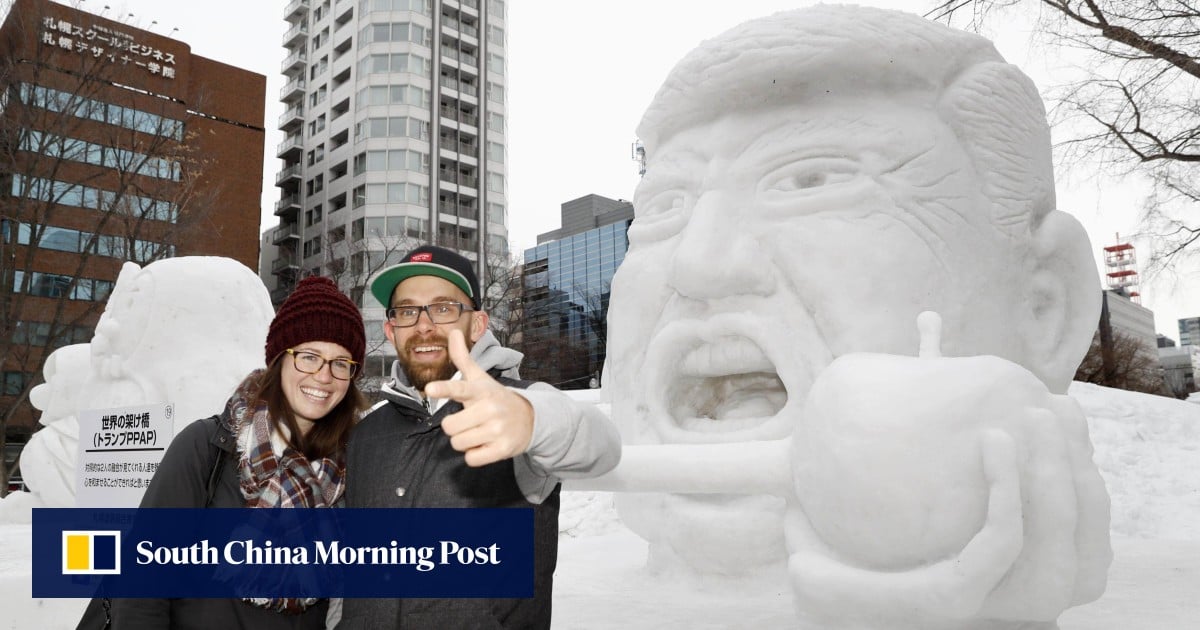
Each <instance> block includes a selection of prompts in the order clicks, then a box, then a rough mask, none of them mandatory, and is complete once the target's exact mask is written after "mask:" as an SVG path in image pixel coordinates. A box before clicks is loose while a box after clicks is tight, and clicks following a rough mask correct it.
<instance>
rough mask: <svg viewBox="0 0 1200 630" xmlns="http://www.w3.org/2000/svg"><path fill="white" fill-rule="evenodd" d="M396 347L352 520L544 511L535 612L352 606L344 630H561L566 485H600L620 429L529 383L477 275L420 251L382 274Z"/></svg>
mask: <svg viewBox="0 0 1200 630" xmlns="http://www.w3.org/2000/svg"><path fill="white" fill-rule="evenodd" d="M370 287H371V294H372V295H373V296H375V298H376V299H377V300H379V302H380V303H381V304H383V305H384V307H385V308H386V309H387V321H385V322H384V334H385V335H386V336H387V338H388V340H389V341H391V342H392V345H394V346H395V347H396V354H397V360H396V362H395V364H394V365H393V366H392V378H391V381H390V382H388V383H387V384H385V385H384V387H383V397H384V402H382V403H380V404H379V405H377V406H376V407H375V408H374V409H373V410H372V412H371V413H370V414H368V415H367V417H366V418H364V419H363V420H362V422H361V423H360V424H359V425H358V427H356V429H355V431H354V434H353V437H352V438H351V440H350V446H349V451H348V455H347V486H346V502H347V505H348V506H349V507H388V508H398V507H438V508H443V507H532V508H534V514H535V515H534V520H535V540H534V554H535V558H534V571H535V576H534V597H533V598H532V599H496V600H486V599H392V600H378V599H377V600H365V599H347V600H345V609H344V614H343V619H342V622H341V624H340V625H339V626H338V627H339V628H341V629H343V630H345V629H351V630H353V629H356V628H404V629H405V630H408V629H409V628H501V627H503V628H548V627H550V603H551V587H552V580H553V574H554V566H555V562H556V557H557V553H558V505H559V496H558V495H559V480H560V479H566V478H573V477H588V476H594V475H599V474H602V473H604V472H607V471H608V470H610V469H612V468H613V467H614V466H615V465H616V464H617V460H618V459H619V458H620V452H621V446H620V437H619V435H618V434H617V431H616V428H615V427H614V426H613V425H612V424H611V423H610V422H609V421H608V419H607V418H606V417H605V416H604V415H603V414H602V413H600V412H599V411H598V410H597V409H596V408H595V407H594V406H592V405H587V404H581V403H576V402H574V401H572V400H571V399H570V398H568V397H567V396H565V395H564V394H562V393H561V392H559V391H558V390H556V389H554V388H553V387H551V386H549V385H546V384H544V383H532V384H531V383H528V382H524V381H518V380H516V379H517V368H518V366H519V365H520V363H521V354H520V353H519V352H516V351H514V350H511V349H509V348H505V347H502V346H501V345H500V344H499V342H498V341H497V340H496V338H495V337H494V336H493V335H492V333H491V332H490V331H489V330H488V314H487V313H486V312H485V311H484V310H483V309H482V295H481V294H480V289H479V281H478V280H477V279H476V276H475V271H474V269H473V268H472V265H471V262H470V261H469V260H467V259H466V258H464V257H462V256H460V255H458V254H456V253H454V252H453V251H450V250H448V249H444V248H441V247H435V246H425V247H420V248H417V249H415V250H413V251H412V252H409V253H408V254H407V255H405V256H404V258H403V262H401V263H400V264H398V265H395V266H393V267H389V268H387V269H384V270H382V271H380V272H379V273H377V274H376V275H375V276H374V277H373V278H372V279H371V281H370Z"/></svg>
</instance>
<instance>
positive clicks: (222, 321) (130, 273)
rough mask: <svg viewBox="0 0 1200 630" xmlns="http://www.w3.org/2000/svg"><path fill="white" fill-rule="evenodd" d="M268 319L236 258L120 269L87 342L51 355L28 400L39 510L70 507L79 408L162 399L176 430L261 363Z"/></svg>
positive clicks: (262, 294)
mask: <svg viewBox="0 0 1200 630" xmlns="http://www.w3.org/2000/svg"><path fill="white" fill-rule="evenodd" d="M273 316H274V310H273V308H272V306H271V300H270V297H269V296H268V295H267V290H266V287H264V286H263V284H262V281H261V280H260V279H259V278H258V276H257V274H255V273H254V272H253V271H251V270H250V269H248V268H247V267H246V266H245V265H243V264H241V263H239V262H237V261H235V260H232V259H229V258H218V257H180V258H170V259H166V260H161V261H157V262H153V263H151V264H149V265H146V266H145V267H144V268H143V267H139V266H138V265H136V264H134V263H125V265H124V266H123V267H122V268H121V272H120V274H119V275H118V277H117V282H116V284H115V285H114V287H113V290H112V294H111V295H110V296H109V298H108V303H107V304H106V305H105V309H104V313H103V314H102V315H101V316H100V321H99V322H98V323H97V325H96V333H95V335H94V336H93V338H92V341H91V343H90V344H79V345H74V346H67V347H64V348H60V349H59V350H57V351H55V352H54V353H53V354H51V356H50V358H49V359H48V360H47V362H46V365H45V368H44V372H45V376H46V383H44V384H42V385H39V386H37V387H35V388H34V390H33V392H31V394H30V400H31V401H32V402H33V404H34V405H35V406H36V407H38V408H39V409H41V410H42V412H43V415H42V424H43V425H45V426H46V429H44V430H42V431H39V432H37V433H35V434H34V435H33V438H32V439H31V440H30V442H29V444H27V445H26V447H25V451H24V453H23V455H22V460H23V462H22V468H23V470H24V471H25V477H26V481H27V483H28V486H29V488H30V491H31V492H33V493H34V495H35V498H37V499H39V505H43V506H45V507H70V506H73V505H74V497H75V486H74V483H75V472H74V470H75V462H76V459H75V458H76V448H77V440H78V432H79V425H78V420H77V417H78V412H79V410H82V409H105V408H109V407H125V406H131V405H138V404H146V403H156V402H170V403H173V404H174V405H175V414H176V418H177V420H176V427H175V428H176V430H178V429H180V428H182V427H183V426H184V425H185V424H186V423H188V422H191V421H193V420H196V419H199V418H203V417H206V416H209V415H212V414H214V413H216V412H218V411H220V410H221V407H222V405H224V403H225V400H226V399H227V398H228V396H229V394H230V393H232V391H233V389H234V387H236V386H237V384H238V383H239V382H241V379H242V378H244V377H245V376H246V374H248V373H250V371H251V370H254V369H256V368H259V367H262V363H263V344H264V341H265V339H266V336H267V327H268V326H269V325H270V323H271V318H272V317H273Z"/></svg>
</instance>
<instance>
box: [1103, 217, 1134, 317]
mask: <svg viewBox="0 0 1200 630" xmlns="http://www.w3.org/2000/svg"><path fill="white" fill-rule="evenodd" d="M1104 269H1105V274H1104V275H1105V280H1106V282H1107V284H1108V288H1109V289H1112V290H1117V291H1121V292H1122V293H1124V294H1125V295H1126V296H1128V297H1129V299H1131V300H1133V301H1134V302H1135V303H1137V304H1141V303H1142V298H1141V293H1139V292H1138V283H1139V282H1141V280H1140V279H1139V278H1138V272H1137V250H1135V249H1134V247H1133V245H1132V244H1130V243H1122V242H1121V235H1120V234H1117V244H1116V245H1109V246H1108V247H1105V248H1104Z"/></svg>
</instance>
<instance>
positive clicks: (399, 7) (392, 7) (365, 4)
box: [358, 0, 433, 16]
mask: <svg viewBox="0 0 1200 630" xmlns="http://www.w3.org/2000/svg"><path fill="white" fill-rule="evenodd" d="M371 11H414V12H416V13H420V14H421V15H428V16H431V15H433V5H432V3H431V2H430V0H359V3H358V12H359V13H368V12H371Z"/></svg>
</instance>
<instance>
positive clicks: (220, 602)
mask: <svg viewBox="0 0 1200 630" xmlns="http://www.w3.org/2000/svg"><path fill="white" fill-rule="evenodd" d="M236 442H237V440H236V439H235V438H234V436H233V433H232V430H231V429H230V425H229V419H228V418H227V417H226V416H225V415H221V416H213V417H211V418H205V419H203V420H198V421H196V422H193V423H191V424H189V425H188V426H186V427H184V428H183V430H182V431H180V432H179V434H178V435H176V436H175V439H174V440H172V441H171V446H170V447H168V448H167V452H166V454H165V455H164V456H163V459H162V463H161V464H160V465H159V468H158V471H157V472H155V473H154V478H153V479H152V480H151V481H150V486H149V487H148V488H147V489H146V494H145V495H144V496H143V497H142V503H141V505H140V506H139V507H143V508H202V507H216V508H240V507H244V506H245V500H244V499H243V498H242V492H241V489H240V488H239V486H238V465H237V450H236ZM218 456H219V458H220V463H219V467H218ZM214 471H215V472H216V477H215V478H213V485H212V488H213V496H212V501H211V502H208V497H207V492H208V488H209V480H210V475H212V474H213V472H214ZM95 605H97V603H96V602H93V606H95ZM328 606H329V603H328V600H321V601H320V602H318V603H317V604H316V605H315V606H313V607H311V608H309V609H308V610H306V611H305V612H304V613H303V614H301V615H284V614H281V613H277V612H274V611H270V610H266V609H263V608H258V607H256V606H252V605H250V604H247V603H246V602H243V601H241V600H239V599H114V600H112V613H113V615H112V616H113V626H112V628H113V630H141V629H147V630H149V629H154V630H166V629H170V630H193V629H194V630H202V629H203V630H210V629H212V628H221V629H222V630H226V629H229V630H238V629H241V630H320V629H321V628H324V627H325V614H326V611H327V609H328ZM85 618H86V615H85Z"/></svg>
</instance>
